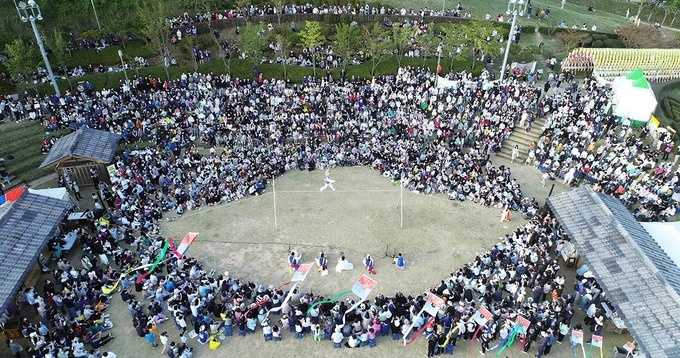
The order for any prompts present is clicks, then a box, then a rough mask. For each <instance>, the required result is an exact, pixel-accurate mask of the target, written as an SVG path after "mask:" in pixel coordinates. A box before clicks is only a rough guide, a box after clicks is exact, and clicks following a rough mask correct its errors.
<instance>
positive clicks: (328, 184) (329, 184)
mask: <svg viewBox="0 0 680 358" xmlns="http://www.w3.org/2000/svg"><path fill="white" fill-rule="evenodd" d="M330 175H331V171H330V170H329V169H326V174H325V176H324V178H323V186H322V187H321V189H319V191H324V190H326V189H328V188H331V190H333V191H335V187H334V186H333V183H335V180H333V179H331V176H330Z"/></svg>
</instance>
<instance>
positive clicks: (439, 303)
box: [424, 292, 446, 317]
mask: <svg viewBox="0 0 680 358" xmlns="http://www.w3.org/2000/svg"><path fill="white" fill-rule="evenodd" d="M445 304H446V303H445V302H444V300H443V299H442V298H441V297H439V296H437V295H435V294H434V293H432V292H428V293H427V299H426V300H425V307H424V309H425V312H427V313H429V314H430V316H432V317H436V316H437V313H439V310H440V309H441V308H442V307H444V305H445Z"/></svg>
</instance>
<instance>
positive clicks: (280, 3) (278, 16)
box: [273, 0, 286, 25]
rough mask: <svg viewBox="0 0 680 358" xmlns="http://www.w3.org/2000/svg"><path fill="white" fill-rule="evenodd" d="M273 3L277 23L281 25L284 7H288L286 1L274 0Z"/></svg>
mask: <svg viewBox="0 0 680 358" xmlns="http://www.w3.org/2000/svg"><path fill="white" fill-rule="evenodd" d="M273 3H274V6H275V7H276V22H277V23H278V24H279V25H281V15H282V14H281V13H282V12H283V6H284V5H286V0H274V1H273Z"/></svg>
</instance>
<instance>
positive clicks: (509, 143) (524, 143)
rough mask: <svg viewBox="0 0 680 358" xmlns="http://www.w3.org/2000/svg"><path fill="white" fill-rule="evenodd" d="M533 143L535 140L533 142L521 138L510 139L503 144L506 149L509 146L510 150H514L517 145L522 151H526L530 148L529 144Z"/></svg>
mask: <svg viewBox="0 0 680 358" xmlns="http://www.w3.org/2000/svg"><path fill="white" fill-rule="evenodd" d="M531 142H533V140H531V139H525V138H519V137H510V138H508V139H507V140H506V141H505V144H503V146H504V147H505V146H508V147H509V148H510V149H512V147H513V146H515V144H517V146H518V147H519V148H520V149H526V148H528V147H529V144H531Z"/></svg>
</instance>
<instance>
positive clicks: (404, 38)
mask: <svg viewBox="0 0 680 358" xmlns="http://www.w3.org/2000/svg"><path fill="white" fill-rule="evenodd" d="M414 35H415V31H414V30H413V28H412V27H406V26H399V25H392V29H391V36H390V49H391V50H392V51H394V52H396V53H397V64H398V65H399V67H401V60H402V59H403V58H404V52H406V49H407V48H408V45H409V42H410V41H411V37H412V36H414Z"/></svg>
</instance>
